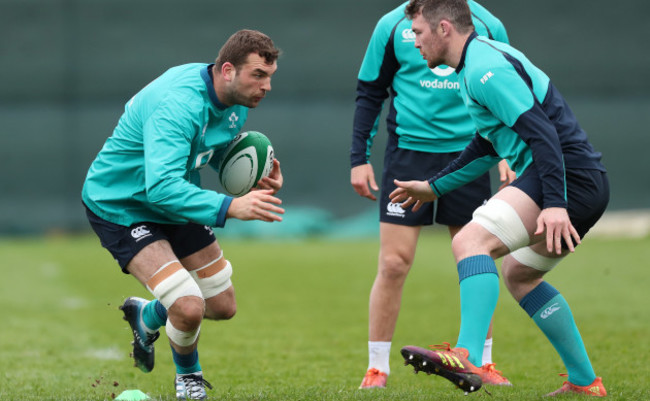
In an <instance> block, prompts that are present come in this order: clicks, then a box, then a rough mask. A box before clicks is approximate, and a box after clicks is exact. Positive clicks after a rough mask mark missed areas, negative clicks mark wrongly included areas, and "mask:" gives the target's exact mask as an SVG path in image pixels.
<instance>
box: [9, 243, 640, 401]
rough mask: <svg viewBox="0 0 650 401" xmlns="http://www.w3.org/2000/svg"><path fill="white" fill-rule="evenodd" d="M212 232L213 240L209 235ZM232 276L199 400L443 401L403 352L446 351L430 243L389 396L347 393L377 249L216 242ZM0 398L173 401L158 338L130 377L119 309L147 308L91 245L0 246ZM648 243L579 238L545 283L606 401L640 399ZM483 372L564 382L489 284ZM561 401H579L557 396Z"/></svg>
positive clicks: (363, 338)
mask: <svg viewBox="0 0 650 401" xmlns="http://www.w3.org/2000/svg"><path fill="white" fill-rule="evenodd" d="M217 234H218V232H217ZM221 244H222V246H223V248H224V249H225V255H226V257H227V258H228V259H229V260H230V261H231V262H232V264H233V268H234V270H235V273H234V276H233V282H234V284H235V288H236V291H237V298H238V313H237V316H235V318H234V319H233V320H231V321H228V322H205V323H204V325H203V327H202V331H201V342H200V348H199V354H200V359H201V364H202V367H203V370H204V373H205V377H206V379H207V380H209V381H210V382H211V383H212V384H213V385H214V387H215V389H214V390H212V391H209V392H208V394H209V395H210V398H211V399H228V400H242V401H244V400H245V401H253V400H255V401H265V400H368V401H370V400H373V401H375V400H441V399H445V400H454V399H463V400H465V399H468V398H464V395H463V393H462V392H461V391H459V390H457V389H455V388H454V386H453V385H452V384H451V383H449V382H447V381H446V380H444V379H442V378H439V377H437V376H426V375H424V374H420V375H417V376H416V375H413V373H412V369H411V368H410V367H409V368H407V367H404V366H402V361H401V357H400V355H399V350H400V348H401V347H402V346H403V345H409V344H412V345H420V346H427V345H428V344H434V343H440V342H443V341H448V342H451V343H452V344H453V343H454V342H455V339H456V336H457V334H458V327H459V302H458V278H457V275H456V270H455V267H454V264H453V259H452V256H451V252H450V249H449V240H448V238H447V236H446V234H444V233H440V232H436V231H430V232H427V233H426V234H425V235H424V236H423V237H422V238H421V239H420V245H419V249H418V254H417V257H416V261H415V265H414V267H413V269H412V271H411V274H410V276H409V279H408V280H407V284H406V288H405V295H404V300H403V304H402V313H401V315H400V318H399V321H398V327H397V331H396V333H395V337H394V339H393V349H392V351H391V370H392V371H391V375H390V377H389V381H388V388H386V389H383V390H365V391H360V390H357V387H358V386H359V383H360V382H361V378H362V376H363V374H364V373H365V370H366V367H367V309H368V294H369V291H370V286H371V284H372V281H373V279H374V275H375V270H376V260H377V252H378V241H377V240H360V241H345V242H344V241H340V242H337V241H331V240H304V241H287V242H260V241H239V240H237V241H235V240H227V239H226V240H223V241H221ZM0 256H1V258H2V266H3V267H2V279H1V280H0V308H1V310H2V311H3V317H4V318H3V319H2V322H3V324H2V329H0V360H1V361H2V365H1V366H2V368H0V399H2V400H110V399H112V398H113V397H115V396H117V395H119V394H120V393H121V392H122V391H124V390H127V389H140V390H142V391H143V392H145V393H147V394H148V395H150V396H151V397H152V398H153V399H157V400H173V399H174V393H173V383H172V382H173V375H174V367H173V363H172V360H171V354H170V352H169V346H168V345H167V343H166V337H165V336H164V335H162V336H161V338H160V340H158V342H157V343H156V349H157V352H156V358H157V359H156V367H155V369H154V371H153V372H151V373H149V374H144V373H141V372H140V371H139V370H138V369H136V368H133V367H132V361H131V360H130V358H129V351H130V345H129V344H130V341H131V335H130V333H129V329H128V325H127V324H126V322H124V321H123V320H122V319H121V312H120V311H119V310H118V309H117V307H118V306H119V305H120V304H121V302H122V300H123V299H124V298H125V297H127V296H130V295H138V296H143V297H147V298H150V295H149V294H148V292H147V291H146V290H145V289H144V288H142V287H141V286H140V285H139V284H138V283H137V282H136V281H135V279H133V278H132V277H129V276H126V275H123V274H121V273H120V272H119V269H118V267H117V264H116V263H115V262H114V261H113V260H112V258H111V257H110V255H109V254H108V252H106V251H105V250H103V249H102V248H101V247H100V245H99V242H98V240H97V239H96V238H95V237H92V236H81V237H53V238H39V239H2V240H0ZM648 260H650V239H648V238H645V239H599V238H588V239H587V240H586V241H584V243H583V245H581V246H580V247H579V248H578V250H577V253H576V254H575V255H572V256H570V257H569V258H567V260H565V261H564V262H563V263H562V264H560V266H559V267H558V268H557V269H556V270H554V271H553V272H551V273H550V274H549V275H548V276H547V278H548V281H549V282H550V283H552V284H553V285H554V286H555V287H556V288H558V289H559V290H560V291H561V292H562V293H563V295H564V296H565V298H566V299H567V300H568V302H569V304H570V305H571V307H572V310H573V313H574V316H575V318H576V320H577V322H578V325H579V327H580V329H581V332H582V335H583V338H584V340H585V343H586V346H587V350H588V352H589V356H590V358H591V360H592V363H593V365H594V367H595V369H596V373H597V374H598V375H601V376H603V377H604V382H605V385H606V386H607V390H608V392H609V399H611V400H650V389H648V384H647V383H648V380H649V379H650V368H649V367H648V358H649V355H648V349H649V348H648V345H649V342H648V338H650V323H649V322H650V319H649V318H650V313H649V312H648V302H649V301H650V297H649V296H648V282H649V281H648V267H649V264H648ZM493 355H494V359H495V361H496V362H497V364H498V368H499V369H500V370H502V371H503V372H504V374H506V375H507V377H508V378H509V379H510V380H511V381H512V382H513V383H514V386H513V387H511V388H493V387H490V388H488V390H489V391H490V392H491V393H492V397H490V396H489V395H488V394H487V393H485V392H483V390H481V391H479V392H478V393H474V394H471V395H469V396H468V397H473V398H475V399H483V400H491V399H499V400H525V399H541V396H542V395H543V394H545V393H548V392H550V391H553V390H555V389H557V388H559V387H560V385H561V384H562V382H563V379H562V378H561V377H559V376H557V374H558V373H563V372H564V368H563V365H562V362H561V360H560V358H559V357H558V356H557V355H556V353H555V352H554V350H553V349H552V347H551V346H550V344H549V343H548V341H547V340H546V339H545V337H544V336H543V335H542V334H541V332H539V330H538V329H537V328H536V326H535V325H534V323H533V322H532V320H531V319H530V318H528V315H526V313H525V312H523V310H521V309H520V308H519V306H518V305H517V304H516V302H515V301H514V300H513V299H512V298H511V297H510V295H509V294H508V293H507V291H506V289H505V288H504V287H503V286H502V288H501V298H500V300H499V304H498V306H497V311H496V315H495V326H494V352H493ZM561 399H584V398H583V397H581V396H570V395H569V396H564V397H561Z"/></svg>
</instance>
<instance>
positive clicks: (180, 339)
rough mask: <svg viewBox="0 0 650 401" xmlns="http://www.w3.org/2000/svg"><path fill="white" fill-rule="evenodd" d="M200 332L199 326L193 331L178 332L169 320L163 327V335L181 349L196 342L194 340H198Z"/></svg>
mask: <svg viewBox="0 0 650 401" xmlns="http://www.w3.org/2000/svg"><path fill="white" fill-rule="evenodd" d="M200 331H201V326H199V327H198V328H197V329H196V330H193V331H180V330H178V329H177V328H176V327H174V325H173V324H172V322H171V320H169V319H167V324H166V325H165V333H167V337H168V338H169V339H170V340H171V341H172V342H173V343H174V344H176V345H180V346H181V347H189V346H190V345H192V344H194V343H195V342H196V339H197V338H199V332H200Z"/></svg>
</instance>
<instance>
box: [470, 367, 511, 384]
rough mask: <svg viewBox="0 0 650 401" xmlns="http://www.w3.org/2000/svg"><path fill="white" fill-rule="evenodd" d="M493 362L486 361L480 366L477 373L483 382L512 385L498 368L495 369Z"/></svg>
mask: <svg viewBox="0 0 650 401" xmlns="http://www.w3.org/2000/svg"><path fill="white" fill-rule="evenodd" d="M494 366H495V364H494V363H486V364H485V365H483V366H481V368H480V370H481V372H480V373H478V375H479V376H481V380H482V381H483V384H489V385H491V386H512V383H510V380H508V379H507V378H506V377H505V376H504V375H503V373H501V371H500V370H497V369H496V368H495V367H494Z"/></svg>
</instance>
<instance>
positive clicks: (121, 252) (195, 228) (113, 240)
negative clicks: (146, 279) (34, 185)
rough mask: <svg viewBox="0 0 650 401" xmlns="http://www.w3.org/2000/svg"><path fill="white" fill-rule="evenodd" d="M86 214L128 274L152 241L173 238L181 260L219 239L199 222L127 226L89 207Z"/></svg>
mask: <svg viewBox="0 0 650 401" xmlns="http://www.w3.org/2000/svg"><path fill="white" fill-rule="evenodd" d="M84 206H85V205H84ZM86 216H87V217H88V221H89V222H90V225H91V227H92V228H93V230H94V231H95V233H96V234H97V236H98V237H99V241H100V242H101V244H102V246H103V247H104V248H106V249H107V250H108V251H109V252H110V253H111V255H113V257H114V258H115V260H117V263H119V265H120V267H121V268H122V271H123V272H124V273H126V274H128V271H127V270H126V265H128V264H129V262H130V261H131V259H133V257H134V256H135V255H137V254H138V252H140V251H141V250H142V248H144V247H145V246H147V245H149V244H151V243H152V242H155V241H159V240H167V241H169V243H170V244H171V247H172V250H173V251H174V254H176V256H177V257H178V258H179V259H181V258H184V257H186V256H189V255H191V254H193V253H194V252H197V251H200V250H201V249H203V248H205V247H206V246H208V245H210V244H211V243H213V242H214V241H215V240H216V238H215V237H214V233H213V232H212V228H211V227H208V226H203V225H200V224H196V223H187V224H160V223H151V222H141V223H135V224H132V225H130V226H129V227H126V226H121V225H119V224H113V223H111V222H109V221H106V220H104V219H102V218H101V217H99V216H97V215H96V214H95V213H93V212H92V211H91V210H90V209H88V207H87V206H86Z"/></svg>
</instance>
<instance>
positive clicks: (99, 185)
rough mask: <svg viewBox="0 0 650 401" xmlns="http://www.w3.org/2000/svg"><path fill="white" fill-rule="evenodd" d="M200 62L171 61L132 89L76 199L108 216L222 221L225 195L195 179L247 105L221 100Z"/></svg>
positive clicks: (127, 220) (126, 221) (129, 220)
mask: <svg viewBox="0 0 650 401" xmlns="http://www.w3.org/2000/svg"><path fill="white" fill-rule="evenodd" d="M211 66H212V65H208V64H198V63H196V64H186V65H181V66H178V67H174V68H171V69H169V70H168V71H166V72H165V73H164V74H162V75H161V76H160V77H158V78H157V79H155V80H154V81H153V82H151V83H150V84H149V85H147V86H146V87H145V88H143V89H142V90H141V91H140V92H138V93H137V94H136V95H135V96H134V97H133V98H131V100H129V101H128V103H127V104H126V107H125V111H124V114H123V115H122V117H121V118H120V120H119V122H118V124H117V127H116V128H115V130H114V131H113V135H111V136H110V137H109V138H108V139H107V140H106V143H105V144H104V147H103V148H102V150H101V151H100V152H99V154H98V155H97V158H96V159H95V160H94V161H93V163H92V165H91V166H90V169H89V171H88V175H87V176H86V181H85V182H84V186H83V190H82V199H83V201H84V203H85V204H86V205H87V206H88V208H89V209H90V210H91V211H92V212H93V213H95V214H96V215H98V216H99V217H101V218H103V219H104V220H107V221H109V222H112V223H114V224H119V225H124V226H130V225H131V224H134V223H138V222H155V223H167V224H184V223H187V222H195V223H198V224H204V225H207V226H214V227H223V225H224V224H225V218H226V211H227V210H228V207H229V206H230V202H231V201H232V197H229V196H226V195H223V194H220V193H217V192H215V191H211V190H206V189H202V188H201V187H200V185H201V184H200V176H199V170H200V169H201V168H203V167H205V166H206V165H207V164H208V163H209V162H210V161H211V160H212V163H211V164H213V163H214V164H216V161H217V160H219V152H220V151H223V150H224V149H225V147H226V145H227V144H228V142H230V141H231V140H232V139H233V138H234V137H235V136H236V135H237V133H239V131H240V130H241V128H242V126H243V125H244V122H245V121H246V118H247V116H248V108H246V107H244V106H239V105H235V106H232V107H227V106H226V105H224V104H222V103H221V102H220V101H219V99H217V95H216V93H215V91H214V86H213V81H212V76H211V72H210V70H211V68H210V67H211Z"/></svg>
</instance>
